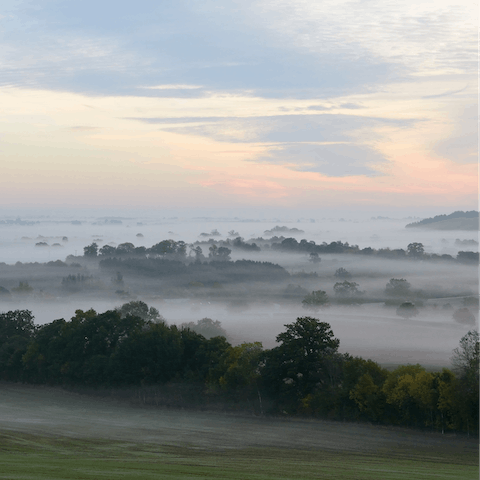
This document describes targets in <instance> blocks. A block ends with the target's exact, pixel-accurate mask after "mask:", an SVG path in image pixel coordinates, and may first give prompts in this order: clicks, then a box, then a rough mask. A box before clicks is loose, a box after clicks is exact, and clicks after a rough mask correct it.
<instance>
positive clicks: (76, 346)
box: [0, 301, 479, 434]
mask: <svg viewBox="0 0 480 480" xmlns="http://www.w3.org/2000/svg"><path fill="white" fill-rule="evenodd" d="M225 335H226V333H225V331H224V330H223V329H222V327H221V324H220V322H218V321H217V322H215V321H213V320H211V319H208V318H204V319H202V320H199V321H198V322H196V323H195V322H190V323H188V324H183V325H181V326H180V327H177V326H174V325H171V326H169V325H168V324H167V323H166V321H165V320H164V319H163V317H162V316H161V315H160V314H159V312H158V311H157V310H156V309H155V308H148V306H147V305H146V304H145V303H143V302H140V301H133V302H129V303H126V304H124V305H122V307H119V308H117V309H115V310H109V311H106V312H104V313H97V312H95V311H94V310H88V311H82V310H77V311H76V315H75V316H74V317H73V318H72V319H71V320H70V321H66V320H64V319H59V320H54V321H52V322H51V323H47V324H45V325H41V326H37V325H35V324H34V319H33V316H32V314H31V312H30V311H28V310H14V311H8V312H5V313H1V314H0V378H1V379H2V380H5V381H10V382H28V383H33V384H47V385H61V386H64V387H69V388H76V389H97V390H98V389H99V390H100V391H104V392H105V391H106V389H109V391H110V392H121V391H124V392H125V391H129V392H135V395H137V396H138V397H139V398H141V399H142V401H143V402H144V403H150V404H157V405H160V404H162V405H171V406H177V407H185V406H190V407H196V408H211V407H216V408H222V409H230V410H231V409H233V410H238V411H248V412H253V413H255V414H275V415H278V414H284V415H304V416H315V417H321V418H329V419H336V420H351V421H370V422H374V423H378V424H395V425H406V426H413V427H417V428H430V429H435V430H441V431H464V432H468V433H473V434H478V421H479V418H478V412H479V403H478V398H479V397H478V393H479V378H478V365H479V341H478V340H479V339H478V332H477V331H473V330H472V331H470V332H468V334H466V335H465V336H464V337H463V338H462V339H461V341H460V345H459V347H458V348H457V349H455V350H454V352H453V357H452V360H453V365H452V366H453V370H449V369H445V368H444V369H443V370H442V371H439V372H429V371H426V370H425V368H423V367H422V366H420V365H418V364H417V365H403V366H400V367H398V368H396V369H395V370H393V371H388V370H386V369H385V368H382V367H381V366H380V365H379V364H377V363H376V362H374V361H372V360H364V359H363V358H360V357H352V356H351V355H349V354H340V353H339V352H338V348H339V344H340V341H339V340H338V339H337V338H335V336H334V333H333V331H332V329H331V327H330V325H329V324H328V323H325V322H321V321H319V320H318V319H316V318H313V317H308V316H307V317H300V318H297V319H296V321H294V322H293V323H291V324H288V325H285V330H284V331H283V332H281V333H279V334H278V336H277V337H276V339H277V342H278V346H277V347H275V348H272V349H270V350H268V349H263V347H262V344H261V343H260V342H253V343H243V344H241V345H237V346H232V345H231V344H230V343H229V342H228V340H227V338H226V337H225ZM122 389H123V390H122Z"/></svg>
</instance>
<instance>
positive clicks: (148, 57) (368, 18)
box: [0, 0, 478, 214]
mask: <svg viewBox="0 0 480 480" xmlns="http://www.w3.org/2000/svg"><path fill="white" fill-rule="evenodd" d="M477 29H478V5H475V4H474V2H472V1H471V0H468V1H466V0H461V1H460V2H458V1H455V2H453V1H442V0H439V1H436V2H432V1H431V0H428V1H423V0H415V1H411V0H405V1H403V2H398V1H391V0H381V1H377V0H360V1H344V0H325V1H321V2H311V1H307V0H288V1H283V0H276V1H269V0H241V1H236V0H231V1H229V2H219V1H210V0H202V1H192V0H190V1H183V0H176V1H174V2H172V1H168V2H166V1H162V0H155V1H147V0H137V1H135V2H132V1H123V0H118V1H115V2H113V1H110V0H106V1H102V2H98V1H96V2H93V1H91V0H84V1H82V2H74V1H66V0H61V1H59V0H43V1H42V0H40V1H38V0H36V1H24V0H3V1H2V2H1V5H0V42H1V43H0V167H1V172H2V173H1V175H0V202H1V205H3V206H4V208H7V207H9V208H15V207H29V206H35V207H45V208H50V207H54V206H57V207H58V206H63V207H92V208H95V207H98V206H104V207H113V208H120V209H121V208H125V207H139V208H143V207H146V208H167V207H168V208H184V209H188V208H197V209H198V208H200V209H201V208H205V209H209V208H210V209H211V208H223V209H225V210H229V209H232V211H233V209H237V211H238V209H240V210H241V209H257V208H259V207H261V208H279V209H314V208H317V207H318V208H322V209H332V210H335V209H340V210H342V209H343V210H346V209H347V210H352V211H362V210H365V211H367V210H368V211H371V212H374V211H376V210H377V211H379V210H382V211H384V210H385V209H392V210H395V209H399V208H402V209H403V210H404V211H411V213H412V214H415V210H416V209H419V208H421V209H424V210H425V209H427V210H430V211H432V212H434V213H450V212H451V211H454V210H472V209H477V208H478V164H477V154H478V124H477V118H478V117H477V115H478V114H477V110H478V60H477V59H478V56H477V55H478V47H477Z"/></svg>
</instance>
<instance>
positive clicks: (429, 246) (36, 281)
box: [0, 212, 478, 366]
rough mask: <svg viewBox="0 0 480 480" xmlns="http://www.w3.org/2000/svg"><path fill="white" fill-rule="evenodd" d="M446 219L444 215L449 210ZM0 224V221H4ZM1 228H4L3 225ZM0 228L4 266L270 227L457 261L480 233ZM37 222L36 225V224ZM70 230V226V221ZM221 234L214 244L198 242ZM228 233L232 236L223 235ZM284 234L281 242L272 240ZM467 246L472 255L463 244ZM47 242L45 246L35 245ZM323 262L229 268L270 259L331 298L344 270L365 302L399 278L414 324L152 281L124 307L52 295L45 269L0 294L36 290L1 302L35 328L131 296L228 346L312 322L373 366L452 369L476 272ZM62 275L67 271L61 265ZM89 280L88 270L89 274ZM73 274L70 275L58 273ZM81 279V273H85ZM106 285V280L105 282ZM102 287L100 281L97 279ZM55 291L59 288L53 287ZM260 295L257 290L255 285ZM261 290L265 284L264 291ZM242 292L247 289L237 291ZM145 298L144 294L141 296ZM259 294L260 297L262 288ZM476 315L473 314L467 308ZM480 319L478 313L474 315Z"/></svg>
mask: <svg viewBox="0 0 480 480" xmlns="http://www.w3.org/2000/svg"><path fill="white" fill-rule="evenodd" d="M446 213H449V212H446ZM0 220H2V219H0ZM3 220H6V218H5V219H3ZM8 220H9V222H8V223H0V262H4V263H6V264H7V265H14V264H15V263H16V262H23V263H25V262H40V263H43V262H48V261H52V260H65V259H66V257H67V256H68V255H78V256H80V255H83V248H84V247H85V246H86V245H89V244H91V243H92V242H96V243H97V244H98V246H99V247H102V246H103V245H107V244H110V245H114V246H115V245H118V244H120V243H124V242H131V243H133V244H134V245H135V246H145V247H151V246H152V245H154V244H156V243H158V242H160V241H162V240H165V239H173V240H176V241H179V240H183V241H185V242H187V243H192V242H195V241H197V240H202V241H208V239H209V238H212V239H214V240H215V241H217V240H226V239H227V238H234V237H236V236H241V237H243V238H244V240H245V241H248V240H250V239H254V238H258V237H263V238H265V239H267V238H270V237H271V236H272V235H268V234H265V233H264V232H265V231H266V230H269V229H272V228H274V227H275V226H278V225H280V226H286V227H288V228H296V229H299V230H302V231H303V232H304V233H295V232H293V233H283V236H285V237H295V238H296V239H297V240H300V239H307V240H309V241H310V240H313V241H315V242H316V243H317V244H321V243H322V242H327V243H330V242H332V241H337V240H340V241H342V242H349V244H350V245H358V246H359V247H360V248H365V247H372V248H374V249H379V248H386V247H389V248H390V249H395V248H403V249H406V248H407V245H408V244H409V243H412V242H420V243H422V244H423V245H424V247H425V251H426V252H428V253H437V254H449V255H452V256H455V255H456V254H457V253H458V251H461V250H470V251H477V250H478V246H477V245H475V243H474V242H476V241H478V233H477V232H469V231H440V232H438V231H432V230H417V229H406V228H405V225H406V224H407V223H410V222H412V221H414V220H412V219H378V218H377V219H367V220H364V221H359V220H355V221H354V220H349V219H347V218H345V219H344V220H339V219H324V218H314V219H310V218H308V219H298V221H297V219H295V221H292V220H291V219H290V221H288V220H285V219H284V220H283V221H282V219H281V218H280V219H271V220H269V221H265V222H259V221H245V220H241V219H230V220H229V219H198V218H197V219H183V218H168V219H167V218H162V217H161V216H160V215H159V216H158V217H157V218H155V217H152V216H150V217H142V218H133V217H130V218H98V217H95V218H93V217H86V216H83V217H78V218H74V217H63V218H60V217H59V218H51V217H50V218H32V217H30V218H27V217H25V218H21V219H18V220H17V219H16V218H14V217H9V218H8ZM32 222H38V223H32ZM72 222H73V223H72ZM215 230H217V231H218V233H219V234H220V236H212V237H207V236H204V237H200V235H201V234H202V233H206V234H209V233H211V232H212V231H215ZM229 232H230V233H229ZM277 235H282V234H277ZM470 240H473V241H474V242H470V244H469V246H468V247H465V246H464V245H465V244H464V243H463V244H462V242H464V241H470ZM39 243H43V244H46V245H37V244H39ZM203 250H204V254H208V248H207V249H205V248H203ZM320 257H321V262H320V263H318V264H313V263H312V262H310V261H309V258H308V255H302V254H287V253H279V252H275V251H271V250H270V251H269V250H265V249H262V251H260V252H247V251H245V252H243V251H239V250H234V251H233V252H232V260H237V259H251V260H257V261H268V262H273V263H277V264H279V265H281V266H282V267H284V268H285V269H286V270H287V271H288V272H289V273H290V274H295V273H301V272H304V273H310V272H315V273H316V274H317V277H315V278H308V277H305V278H302V277H301V275H300V276H295V277H291V278H290V279H289V280H288V283H291V284H295V285H299V286H301V287H302V288H305V289H306V290H308V291H312V290H325V291H326V292H327V294H328V295H330V296H332V297H333V295H334V292H333V285H334V283H335V282H336V281H338V279H336V278H335V277H334V274H335V271H336V270H337V269H338V268H340V267H343V268H345V269H347V270H348V271H349V272H350V273H351V274H352V277H351V281H355V282H356V283H358V284H359V289H360V290H362V291H365V292H367V293H368V296H369V297H372V298H380V297H382V295H383V292H384V290H385V285H386V283H387V282H388V281H389V279H390V278H405V279H407V280H408V282H409V283H410V284H411V288H412V289H413V290H422V291H423V292H424V296H423V307H422V308H420V309H419V314H418V316H416V317H415V318H411V319H404V318H402V317H399V316H398V315H396V310H395V309H392V308H386V307H385V305H384V302H383V301H372V302H371V303H365V304H363V305H352V306H335V305H334V306H331V307H328V308H324V309H321V310H319V311H318V312H316V313H313V312H309V311H306V310H305V309H303V308H302V305H301V299H300V300H299V301H298V302H297V303H295V302H291V303H289V304H284V303H281V304H280V303H277V302H276V301H271V300H265V302H262V301H259V299H258V298H256V299H255V302H253V303H248V302H239V303H231V302H230V303H229V302H224V303H222V302H221V301H216V302H212V301H209V300H208V299H205V298H201V297H199V296H198V295H197V296H193V297H189V298H162V296H161V295H153V294H152V293H151V292H148V293H147V292H146V291H147V290H148V289H147V288H146V286H145V285H146V283H147V282H149V279H148V278H133V277H132V278H125V283H126V284H128V287H129V289H130V291H131V293H132V296H131V297H130V298H127V299H122V298H115V297H114V296H111V295H107V296H105V298H102V294H101V293H100V294H97V295H92V294H89V295H88V296H86V295H82V294H79V293H77V294H72V295H70V296H63V297H58V296H56V295H55V288H58V286H59V285H60V284H61V279H62V274H61V273H58V272H56V273H55V274H51V273H49V274H48V275H50V276H47V273H45V268H46V267H37V270H35V269H32V268H29V267H28V268H26V267H25V266H23V267H22V266H19V267H18V270H17V269H15V270H12V269H11V268H9V269H7V270H8V272H7V270H6V269H5V268H3V269H2V268H0V286H3V287H5V288H7V289H11V288H12V287H14V286H15V285H18V282H20V281H28V283H29V285H31V286H32V287H33V288H34V292H42V294H41V295H39V294H37V295H31V296H28V297H25V298H20V297H14V298H2V297H0V311H6V310H13V309H17V308H20V309H30V310H32V311H33V314H34V315H35V319H36V322H37V323H38V324H43V323H47V322H51V321H52V320H54V319H56V318H66V319H68V318H70V317H72V316H73V315H74V312H75V310H76V309H82V310H88V309H90V308H94V309H95V310H96V311H97V312H103V311H105V310H107V309H111V308H113V307H117V306H120V305H121V304H122V303H125V302H127V301H129V300H131V299H133V298H135V299H137V300H143V301H145V302H146V303H148V305H149V306H153V307H156V308H157V309H158V310H159V311H160V313H161V314H162V315H163V316H164V317H165V318H166V320H167V321H168V322H169V323H174V324H180V323H183V322H188V321H196V320H199V319H201V318H204V317H210V318H212V319H214V320H219V321H221V323H222V326H223V327H224V328H225V330H226V331H227V333H228V335H229V337H230V340H231V341H232V342H233V343H240V342H244V341H261V342H263V344H264V347H266V348H271V347H273V346H274V345H275V337H276V335H278V334H279V333H280V332H281V331H282V330H283V325H284V324H286V323H292V322H293V321H294V320H295V318H296V317H298V316H302V315H312V316H316V317H317V318H320V319H321V320H322V321H326V322H328V323H330V324H331V326H332V329H333V331H334V333H335V336H336V337H337V338H339V339H340V350H341V351H343V352H349V353H351V354H354V355H361V356H363V357H367V358H372V359H374V360H377V361H380V362H382V363H394V364H399V363H417V362H419V363H422V364H424V365H444V366H448V365H449V362H450V360H449V359H450V357H451V354H452V350H453V349H454V348H455V347H457V346H458V342H459V340H460V338H461V337H462V336H463V335H464V334H465V333H466V332H467V331H468V330H469V329H471V328H472V326H468V325H464V324H460V323H457V322H455V321H454V320H453V319H452V310H447V309H445V308H443V306H444V305H445V304H447V303H449V304H450V305H451V306H452V307H453V308H460V307H462V306H463V303H462V301H463V298H464V297H465V296H469V295H478V269H477V268H476V267H475V266H471V265H460V264H457V263H454V264H452V263H448V262H427V261H418V262H412V261H406V260H388V259H378V258H377V259H372V258H369V257H367V256H361V255H334V254H330V255H320ZM65 268H67V269H68V267H65ZM85 272H86V270H85ZM72 273H73V274H75V272H70V270H69V271H68V272H67V271H66V270H65V273H63V275H68V274H72ZM82 273H84V271H82ZM88 274H89V275H92V276H97V275H99V276H100V277H101V275H102V272H100V271H98V267H95V266H92V267H88ZM105 278H106V277H105ZM102 281H105V279H103V280H102ZM54 285H56V286H55V288H54ZM255 288H256V287H255ZM261 288H264V289H265V291H267V290H268V289H269V288H270V285H263V286H262V287H261ZM242 289H243V290H242ZM143 290H145V293H142V292H143ZM238 291H239V295H241V292H242V291H248V285H246V286H242V285H239V286H238ZM259 291H261V289H260V290H259ZM471 310H472V309H471ZM473 313H474V314H475V315H476V316H477V318H478V310H475V308H473Z"/></svg>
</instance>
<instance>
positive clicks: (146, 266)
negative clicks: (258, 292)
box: [99, 252, 289, 284]
mask: <svg viewBox="0 0 480 480" xmlns="http://www.w3.org/2000/svg"><path fill="white" fill-rule="evenodd" d="M215 255H217V256H221V252H220V253H218V252H216V253H215ZM217 260H218V261H211V262H200V261H198V262H192V263H183V262H181V261H179V260H168V259H163V258H138V259H137V258H125V259H121V258H106V259H104V260H101V261H100V263H99V265H100V268H102V269H105V270H111V271H115V272H121V273H129V274H135V275H142V276H148V277H152V278H153V277H155V278H167V277H168V278H171V279H172V280H173V281H176V280H177V279H180V280H181V281H182V282H183V283H184V284H188V283H189V282H192V281H193V282H198V281H201V283H203V284H207V283H213V282H220V283H239V282H245V281H252V280H254V281H270V282H271V281H274V282H279V281H282V280H285V279H287V278H289V273H288V272H287V271H286V270H285V269H284V268H283V267H281V266H280V265H276V264H274V263H270V262H255V261H253V260H236V261H235V262H232V261H229V260H227V259H222V260H220V259H217Z"/></svg>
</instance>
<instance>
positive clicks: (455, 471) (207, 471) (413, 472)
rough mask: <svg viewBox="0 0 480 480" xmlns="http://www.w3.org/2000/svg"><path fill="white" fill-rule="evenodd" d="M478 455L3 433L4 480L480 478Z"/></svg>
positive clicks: (1, 461)
mask: <svg viewBox="0 0 480 480" xmlns="http://www.w3.org/2000/svg"><path fill="white" fill-rule="evenodd" d="M478 474H479V470H478V456H477V454H476V453H475V452H474V451H473V450H471V451H468V452H462V451H456V452H448V451H443V450H438V451H435V450H432V449H423V450H418V449H416V450H411V451H410V450H405V449H403V450H401V451H400V450H399V451H382V452H378V453H377V454H374V455H371V454H354V453H345V452H344V453H341V452H330V451H320V450H295V449H281V448H247V449H229V450H205V449H200V448H194V447H191V448H190V447H188V446H175V447H172V446H162V445H155V444H143V443H136V442H131V443H128V442H124V441H111V440H85V439H82V440H80V439H71V438H66V437H64V438H53V437H48V436H35V435H27V434H20V433H16V432H12V433H10V432H5V431H4V432H3V433H0V478H1V479H32V480H40V479H48V480H56V479H92V480H93V479H109V480H113V479H134V478H135V479H146V480H148V479H159V478H160V479H177V480H181V479H214V478H217V479H239V480H240V479H242V480H245V479H252V480H267V479H271V480H274V479H305V480H308V479H352V480H354V479H355V480H363V479H365V480H375V479H379V480H380V479H382V480H390V479H392V480H393V479H415V480H422V479H429V480H432V479H459V480H460V479H461V480H466V479H475V480H476V479H478Z"/></svg>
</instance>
